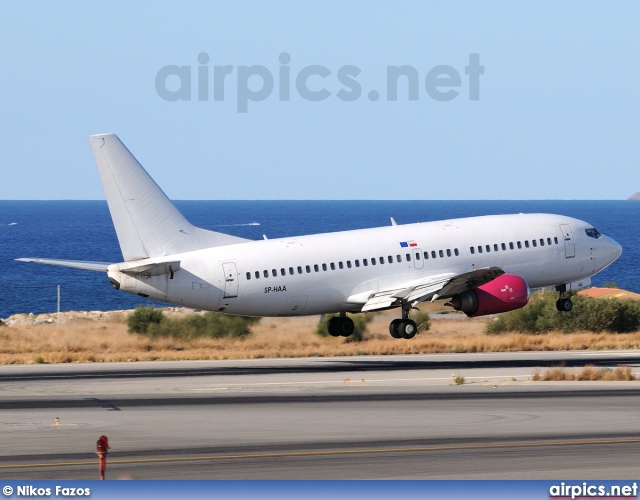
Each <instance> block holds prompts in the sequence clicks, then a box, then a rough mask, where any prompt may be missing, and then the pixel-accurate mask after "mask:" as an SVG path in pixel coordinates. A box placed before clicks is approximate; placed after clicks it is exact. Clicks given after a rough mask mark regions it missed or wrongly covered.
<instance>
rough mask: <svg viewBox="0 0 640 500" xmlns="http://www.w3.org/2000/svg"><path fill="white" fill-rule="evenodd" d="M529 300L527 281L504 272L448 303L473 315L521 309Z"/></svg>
mask: <svg viewBox="0 0 640 500" xmlns="http://www.w3.org/2000/svg"><path fill="white" fill-rule="evenodd" d="M528 301H529V285H527V282H526V281H525V280H524V279H522V278H521V277H520V276H517V275H515V274H503V275H502V276H499V277H498V278H496V279H494V280H493V281H490V282H489V283H486V284H484V285H482V286H479V287H478V288H474V289H473V290H468V291H466V292H464V293H461V294H459V295H456V296H455V297H453V298H452V299H451V300H450V301H449V302H448V303H447V305H450V306H453V308H454V309H455V310H456V311H462V312H464V313H465V314H466V315H467V316H469V317H473V316H484V315H486V314H496V313H502V312H507V311H513V310H514V309H520V308H521V307H524V306H525V305H527V302H528Z"/></svg>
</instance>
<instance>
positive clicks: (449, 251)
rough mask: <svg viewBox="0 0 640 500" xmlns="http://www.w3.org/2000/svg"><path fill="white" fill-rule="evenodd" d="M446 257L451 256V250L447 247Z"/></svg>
mask: <svg viewBox="0 0 640 500" xmlns="http://www.w3.org/2000/svg"><path fill="white" fill-rule="evenodd" d="M447 257H451V250H450V249H448V248H447Z"/></svg>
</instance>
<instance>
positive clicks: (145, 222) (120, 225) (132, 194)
mask: <svg viewBox="0 0 640 500" xmlns="http://www.w3.org/2000/svg"><path fill="white" fill-rule="evenodd" d="M89 142H90V143H91V149H92V150H93V155H94V157H95V160H96V165H97V167H98V172H99V173H100V180H101V181H102V187H103V188H104V193H105V196H106V198H107V204H108V205H109V211H110V212H111V218H112V219H113V225H114V226H115V229H116V234H117V235H118V242H119V243H120V249H121V250H122V256H123V257H124V260H125V261H129V260H137V259H144V258H147V257H158V256H163V255H172V254H176V253H182V252H189V251H192V250H200V249H203V248H209V247H216V246H222V245H231V244H234V243H243V242H246V241H249V240H247V239H245V238H239V237H237V236H231V235H228V234H224V233H218V232H215V231H209V230H206V229H201V228H198V227H195V226H193V225H191V224H190V223H189V222H188V221H187V220H186V219H185V218H184V216H183V215H182V214H181V213H180V212H179V211H178V209H177V208H176V207H175V206H174V205H173V203H171V201H170V200H169V198H167V195H166V194H164V193H163V192H162V190H161V189H160V187H158V185H157V184H156V183H155V182H154V180H153V179H152V178H151V176H149V174H148V173H147V171H146V170H145V169H144V168H143V167H142V165H140V163H138V160H136V159H135V157H134V156H133V155H132V154H131V153H130V152H129V150H128V149H127V148H126V146H125V145H124V144H123V143H122V142H121V141H120V139H119V138H118V136H117V135H115V134H98V135H91V136H89Z"/></svg>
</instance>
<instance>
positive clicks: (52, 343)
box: [0, 312, 640, 364]
mask: <svg viewBox="0 0 640 500" xmlns="http://www.w3.org/2000/svg"><path fill="white" fill-rule="evenodd" d="M394 317H396V314H395V313H394V312H388V313H385V314H381V315H379V316H377V317H376V318H374V320H373V321H372V322H371V323H369V325H368V332H367V333H366V334H365V339H364V341H362V342H345V340H344V339H342V338H333V337H319V336H317V335H316V334H314V333H313V332H314V330H315V327H316V324H317V321H318V318H317V317H308V318H307V317H303V318H264V319H262V321H261V322H260V323H258V324H257V325H255V326H254V327H252V331H253V335H252V336H251V337H250V338H247V339H194V340H180V341H178V340H173V339H157V340H150V339H148V338H145V337H142V336H139V335H136V334H129V333H128V332H127V326H126V323H125V317H124V315H121V316H120V317H118V316H117V315H115V316H113V315H112V316H111V317H110V318H109V319H103V320H101V321H91V320H87V319H75V320H71V321H68V322H67V323H64V324H42V325H24V326H13V327H0V364H12V363H36V362H44V363H71V362H105V361H153V360H190V359H241V358H246V359H256V358H278V357H309V356H347V355H366V354H371V355H375V354H378V355H385V354H425V353H453V352H461V353H473V352H498V351H503V352H513V351H555V350H574V349H576V350H581V349H593V350H600V349H637V348H638V347H639V346H640V332H636V333H632V334H607V333H600V334H596V333H574V334H563V333H548V334H544V335H525V334H517V333H512V334H502V335H486V334H485V333H484V328H485V326H486V322H487V321H490V319H486V318H474V319H468V318H463V319H436V320H432V322H431V329H430V330H429V331H428V332H425V333H422V334H419V335H418V336H416V337H415V338H414V339H413V340H399V339H393V338H391V336H390V335H389V333H388V325H389V321H390V320H391V319H393V318H394Z"/></svg>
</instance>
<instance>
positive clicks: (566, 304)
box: [556, 299, 573, 312]
mask: <svg viewBox="0 0 640 500" xmlns="http://www.w3.org/2000/svg"><path fill="white" fill-rule="evenodd" d="M556 309H558V311H560V312H569V311H571V309H573V302H571V299H558V301H557V302H556Z"/></svg>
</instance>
